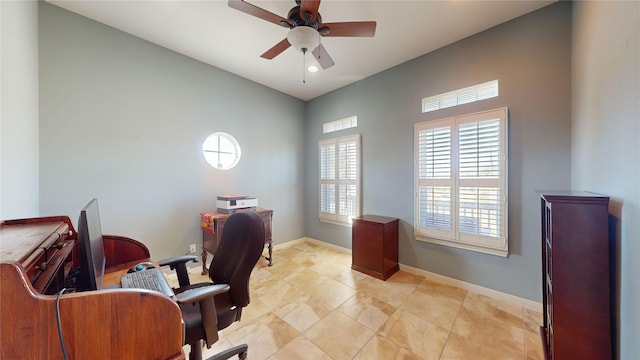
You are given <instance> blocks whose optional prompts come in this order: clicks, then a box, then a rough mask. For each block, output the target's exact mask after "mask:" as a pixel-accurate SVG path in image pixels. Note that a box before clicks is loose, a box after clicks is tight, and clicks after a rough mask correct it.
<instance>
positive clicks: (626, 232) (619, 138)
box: [571, 1, 640, 359]
mask: <svg viewBox="0 0 640 360" xmlns="http://www.w3.org/2000/svg"><path fill="white" fill-rule="evenodd" d="M574 7H575V8H574V13H573V34H574V36H573V66H572V71H573V86H572V88H573V121H572V124H571V129H572V142H571V149H572V169H571V170H572V171H571V175H572V178H571V183H572V185H573V188H574V189H576V190H586V191H593V192H597V193H601V194H605V195H608V196H610V197H611V198H610V205H609V213H610V215H611V217H610V225H611V229H612V234H613V238H614V239H615V248H616V251H615V253H616V255H615V257H614V258H615V265H614V267H615V276H616V281H615V290H614V293H615V295H616V296H615V304H614V305H615V308H616V320H617V321H616V322H617V324H616V332H617V336H616V340H617V349H618V355H619V356H618V358H619V359H640V342H638V339H640V309H639V308H638V305H639V304H640V279H639V276H640V275H639V274H640V262H638V259H639V258H640V242H638V240H639V239H640V221H639V220H640V145H639V144H640V3H639V2H591V1H587V2H582V1H581V2H576V3H575V4H574Z"/></svg>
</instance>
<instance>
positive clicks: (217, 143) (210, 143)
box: [202, 132, 241, 170]
mask: <svg viewBox="0 0 640 360" xmlns="http://www.w3.org/2000/svg"><path fill="white" fill-rule="evenodd" d="M202 154H203V155H204V159H205V160H206V161H207V162H208V163H209V165H211V166H213V167H214V168H216V169H220V170H229V169H231V168H233V167H234V166H236V165H237V164H238V162H239V161H240V155H241V151H240V144H239V143H238V141H237V140H236V139H235V138H234V137H233V136H231V135H229V134H227V133H225V132H214V133H213V134H211V135H209V136H207V138H206V139H204V142H203V143H202Z"/></svg>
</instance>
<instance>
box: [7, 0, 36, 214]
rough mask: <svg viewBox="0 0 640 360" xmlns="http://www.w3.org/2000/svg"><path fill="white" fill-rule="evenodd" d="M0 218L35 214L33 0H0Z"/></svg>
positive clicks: (34, 12) (34, 23) (34, 45)
mask: <svg viewBox="0 0 640 360" xmlns="http://www.w3.org/2000/svg"><path fill="white" fill-rule="evenodd" d="M0 25H1V26H2V29H1V31H0V33H1V36H2V38H1V39H0V46H1V47H2V49H1V50H0V54H1V56H2V59H1V60H0V64H1V66H2V69H1V70H0V73H1V74H2V76H0V78H1V80H0V82H2V90H1V91H0V93H2V105H1V106H0V109H1V113H0V164H1V166H0V219H13V218H21V217H33V216H38V211H39V209H38V200H39V197H38V180H39V179H38V146H39V145H38V3H37V2H36V1H0Z"/></svg>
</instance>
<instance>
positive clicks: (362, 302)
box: [338, 295, 396, 331]
mask: <svg viewBox="0 0 640 360" xmlns="http://www.w3.org/2000/svg"><path fill="white" fill-rule="evenodd" d="M338 310H340V311H342V312H343V313H344V314H346V315H347V316H349V317H350V318H352V319H354V320H356V321H357V322H359V323H360V324H362V325H364V326H366V327H367V328H369V329H371V330H373V331H378V330H379V329H380V328H381V327H382V326H383V325H384V324H385V323H386V322H387V320H389V318H390V317H391V315H392V314H393V313H394V312H395V311H396V308H395V307H393V306H391V305H389V304H387V303H385V302H383V301H381V300H378V299H376V298H372V297H368V296H364V295H355V296H352V297H351V298H350V299H349V300H347V301H346V302H345V303H343V304H342V305H340V307H339V308H338Z"/></svg>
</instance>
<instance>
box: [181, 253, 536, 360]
mask: <svg viewBox="0 0 640 360" xmlns="http://www.w3.org/2000/svg"><path fill="white" fill-rule="evenodd" d="M191 279H192V282H200V281H205V280H208V279H207V278H206V277H205V276H202V275H200V273H199V270H198V268H194V269H192V274H191ZM170 281H171V279H170ZM250 291H251V304H249V306H248V307H247V308H245V310H244V311H243V314H242V320H241V321H240V322H236V323H235V324H233V325H231V326H230V327H228V328H227V329H225V330H223V331H222V332H221V333H220V340H219V341H218V342H217V343H216V344H214V346H213V347H212V348H211V349H206V348H205V351H203V357H204V358H206V357H208V356H211V355H213V354H215V353H216V352H218V351H220V350H222V349H225V348H227V347H230V346H233V345H235V344H240V343H246V344H248V345H249V355H248V359H249V360H294V359H305V360H308V359H311V360H314V359H318V360H325V359H326V360H347V359H354V360H362V359H375V360H398V359H424V360H428V359H441V360H444V359H464V360H468V359H491V360H501V359H505V360H506V359H523V360H524V359H526V360H528V359H543V355H542V348H541V344H540V336H539V334H538V326H539V324H541V322H542V314H541V313H538V312H535V311H531V310H528V309H526V308H523V307H520V306H516V305H513V304H510V303H506V302H504V301H501V300H495V299H492V298H490V297H487V296H484V295H480V294H476V293H473V292H470V291H467V290H464V289H460V288H457V287H454V286H451V285H446V284H442V283H437V282H433V281H430V280H428V279H425V278H424V277H422V276H418V275H415V274H411V273H408V272H404V271H400V272H398V273H396V274H394V275H393V276H392V277H391V278H389V279H388V280H387V281H382V280H378V279H376V278H373V277H370V276H368V275H365V274H362V273H360V272H357V271H354V270H351V255H350V254H349V253H345V252H339V251H336V250H334V249H332V248H330V247H326V246H322V245H319V244H316V243H314V242H298V243H295V244H294V245H290V246H286V245H285V246H282V247H280V248H276V249H274V264H273V266H272V267H268V266H267V262H266V261H265V260H264V259H261V260H259V261H258V265H256V268H255V269H254V271H253V272H252V274H251V282H250ZM185 352H188V347H185ZM236 359H237V357H236Z"/></svg>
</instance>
